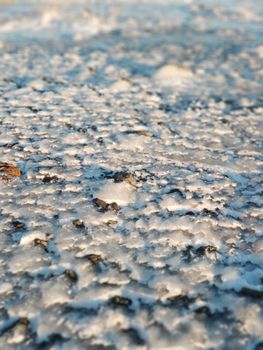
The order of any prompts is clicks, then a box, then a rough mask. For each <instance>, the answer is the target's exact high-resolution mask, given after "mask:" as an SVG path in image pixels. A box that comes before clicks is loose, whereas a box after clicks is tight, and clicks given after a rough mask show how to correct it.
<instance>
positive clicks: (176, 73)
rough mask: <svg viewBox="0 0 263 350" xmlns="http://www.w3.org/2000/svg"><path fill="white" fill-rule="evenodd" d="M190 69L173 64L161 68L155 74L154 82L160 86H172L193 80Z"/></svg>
mask: <svg viewBox="0 0 263 350" xmlns="http://www.w3.org/2000/svg"><path fill="white" fill-rule="evenodd" d="M193 76H194V75H193V73H192V71H191V70H190V69H188V68H185V67H182V66H179V65H173V64H167V65H165V66H163V67H161V68H160V69H159V70H158V71H157V72H156V73H155V74H154V80H155V81H156V82H157V83H159V84H160V85H162V86H173V85H177V84H180V83H181V82H184V81H187V80H191V79H193Z"/></svg>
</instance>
